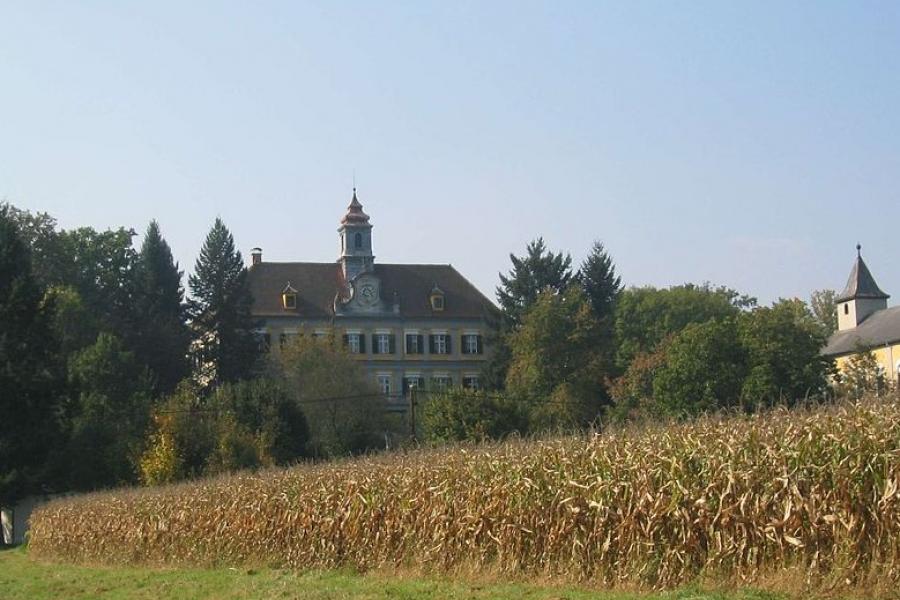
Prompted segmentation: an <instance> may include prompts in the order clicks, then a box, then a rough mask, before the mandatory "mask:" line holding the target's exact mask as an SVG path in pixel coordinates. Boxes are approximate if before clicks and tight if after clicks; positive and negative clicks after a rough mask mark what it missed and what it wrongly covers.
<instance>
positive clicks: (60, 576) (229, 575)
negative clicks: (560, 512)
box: [0, 549, 781, 600]
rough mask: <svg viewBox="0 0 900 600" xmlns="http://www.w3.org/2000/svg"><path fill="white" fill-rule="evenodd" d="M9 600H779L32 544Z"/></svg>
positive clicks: (9, 583) (749, 594)
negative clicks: (87, 551) (85, 551)
mask: <svg viewBox="0 0 900 600" xmlns="http://www.w3.org/2000/svg"><path fill="white" fill-rule="evenodd" d="M0 597H2V598H3V599H4V600H24V599H26V598H27V599H28V600H33V599H41V600H44V599H46V600H52V599H57V598H59V599H66V600H88V599H95V598H97V599H103V600H119V599H121V600H125V599H128V600H145V599H146V600H151V599H152V600H157V599H158V598H168V599H172V600H232V599H233V600H238V599H241V600H254V599H260V600H262V599H265V600H269V599H273V600H274V599H290V598H303V599H308V600H338V599H347V600H357V599H359V600H381V599H388V598H390V599H392V600H402V599H409V600H413V599H416V600H437V599H445V598H446V599H448V600H463V599H465V600H487V599H489V598H490V599H497V600H505V599H509V600H564V599H565V600H588V599H592V600H639V599H640V600H663V599H665V600H776V599H780V598H781V597H780V596H776V595H772V594H767V593H764V592H754V591H749V590H747V591H733V592H727V593H726V592H701V591H699V590H696V589H684V590H680V591H677V592H669V593H665V594H654V595H632V594H616V593H605V592H598V591H592V590H588V589H584V588H573V587H545V586H538V585H525V584H508V583H462V582H459V581H452V580H450V579H440V578H433V579H427V578H420V577H419V578H412V577H390V576H387V575H377V574H369V575H358V574H354V573H350V572H346V571H327V572H323V571H318V572H305V573H301V572H293V571H288V570H277V569H261V570H258V571H256V570H247V569H151V568H136V567H86V566H72V565H58V564H53V563H48V562H45V561H40V560H36V559H33V558H31V557H29V556H28V554H27V553H26V552H25V551H24V549H15V550H4V551H0Z"/></svg>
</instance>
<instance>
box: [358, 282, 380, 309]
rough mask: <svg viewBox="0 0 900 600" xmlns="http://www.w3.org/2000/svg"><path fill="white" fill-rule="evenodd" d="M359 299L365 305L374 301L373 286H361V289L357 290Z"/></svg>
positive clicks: (374, 292) (367, 284)
mask: <svg viewBox="0 0 900 600" xmlns="http://www.w3.org/2000/svg"><path fill="white" fill-rule="evenodd" d="M359 293H360V299H361V300H362V302H364V303H366V304H371V303H372V302H374V301H375V295H376V290H375V286H374V285H372V284H371V283H366V284H363V286H362V288H360V290H359Z"/></svg>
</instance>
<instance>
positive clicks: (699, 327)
mask: <svg viewBox="0 0 900 600" xmlns="http://www.w3.org/2000/svg"><path fill="white" fill-rule="evenodd" d="M746 375H747V351H746V349H745V348H744V347H743V346H742V345H741V344H740V343H739V341H738V325H737V319H735V318H727V319H721V320H710V321H707V322H705V323H693V324H690V325H688V326H687V327H685V328H684V329H683V330H682V331H681V332H680V333H679V334H678V335H677V336H675V338H674V339H673V340H672V342H671V344H670V345H669V347H668V350H667V352H666V363H665V365H664V366H662V367H660V368H659V370H658V371H657V372H656V376H655V377H654V379H653V398H654V406H655V408H656V409H657V410H658V411H659V412H660V413H661V414H666V415H670V416H676V417H685V416H692V415H697V414H700V413H702V412H706V411H715V410H718V409H722V408H728V407H732V406H737V405H738V404H739V402H740V397H741V388H742V385H743V382H744V378H745V377H746Z"/></svg>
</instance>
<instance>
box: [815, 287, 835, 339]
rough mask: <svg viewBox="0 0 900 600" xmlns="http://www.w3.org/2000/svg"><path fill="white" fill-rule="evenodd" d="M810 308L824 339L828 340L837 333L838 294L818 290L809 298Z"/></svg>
mask: <svg viewBox="0 0 900 600" xmlns="http://www.w3.org/2000/svg"><path fill="white" fill-rule="evenodd" d="M809 307H810V309H811V310H812V313H813V315H814V317H815V320H816V323H817V324H818V325H819V328H820V332H821V334H822V337H824V338H825V339H828V338H829V337H830V336H831V334H832V333H834V332H835V331H837V328H838V318H837V292H835V291H834V290H816V291H814V292H813V293H812V294H810V296H809Z"/></svg>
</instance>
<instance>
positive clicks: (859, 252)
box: [856, 242, 862, 257]
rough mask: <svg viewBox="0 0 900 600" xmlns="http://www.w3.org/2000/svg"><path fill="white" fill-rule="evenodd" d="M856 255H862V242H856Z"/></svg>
mask: <svg viewBox="0 0 900 600" xmlns="http://www.w3.org/2000/svg"><path fill="white" fill-rule="evenodd" d="M856 256H857V257H861V256H862V244H860V243H859V242H856Z"/></svg>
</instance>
